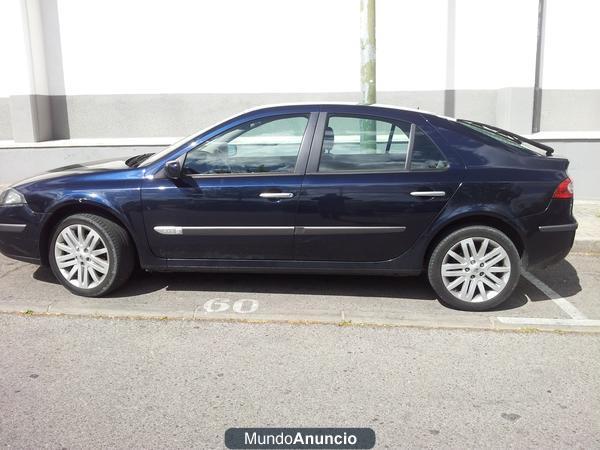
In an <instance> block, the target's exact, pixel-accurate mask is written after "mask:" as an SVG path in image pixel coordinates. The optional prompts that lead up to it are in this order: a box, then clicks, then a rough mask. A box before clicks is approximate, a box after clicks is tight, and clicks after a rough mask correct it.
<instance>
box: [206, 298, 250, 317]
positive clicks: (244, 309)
mask: <svg viewBox="0 0 600 450" xmlns="http://www.w3.org/2000/svg"><path fill="white" fill-rule="evenodd" d="M229 303H230V300H229V299H228V298H212V299H210V300H209V301H207V302H206V303H205V304H204V310H205V311H206V312H208V313H220V312H225V311H227V310H228V309H229V307H230V304H229ZM231 309H233V311H234V312H236V313H239V314H248V313H253V312H255V311H256V310H257V309H258V300H254V299H251V298H242V299H240V300H237V301H235V302H234V303H233V306H232V307H231Z"/></svg>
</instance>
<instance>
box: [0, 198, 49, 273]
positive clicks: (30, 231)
mask: <svg viewBox="0 0 600 450" xmlns="http://www.w3.org/2000/svg"><path fill="white" fill-rule="evenodd" d="M43 218H44V214H38V213H35V212H33V211H32V210H31V209H30V208H29V207H28V206H27V205H15V206H0V253H2V254H4V255H5V256H8V257H9V258H13V259H17V260H19V261H25V262H29V263H34V264H40V262H41V258H40V247H39V238H40V229H41V224H42V222H43Z"/></svg>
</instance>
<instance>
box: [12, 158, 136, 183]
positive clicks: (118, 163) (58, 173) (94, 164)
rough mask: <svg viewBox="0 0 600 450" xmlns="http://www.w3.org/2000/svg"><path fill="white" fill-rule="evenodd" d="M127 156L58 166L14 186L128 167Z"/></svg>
mask: <svg viewBox="0 0 600 450" xmlns="http://www.w3.org/2000/svg"><path fill="white" fill-rule="evenodd" d="M127 159H128V158H127V157H123V158H117V159H103V160H99V161H91V162H87V163H80V164H71V165H69V166H64V167H58V168H56V169H52V170H48V171H47V172H43V173H40V174H38V175H35V176H33V177H30V178H26V179H25V180H21V181H19V182H18V183H15V184H13V185H12V186H13V187H18V186H21V185H25V184H30V183H35V182H37V181H42V180H50V179H53V178H61V177H64V176H68V175H78V174H85V173H98V172H109V171H113V170H123V169H128V168H129V166H127V164H125V161H127Z"/></svg>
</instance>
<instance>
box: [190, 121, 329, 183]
mask: <svg viewBox="0 0 600 450" xmlns="http://www.w3.org/2000/svg"><path fill="white" fill-rule="evenodd" d="M304 116H306V118H307V119H308V121H307V123H306V128H305V129H304V134H303V135H302V140H301V141H300V148H299V149H298V157H297V158H296V165H295V166H294V170H293V171H291V172H248V173H196V174H183V168H184V165H185V160H186V159H187V155H188V153H190V152H193V151H194V150H196V149H197V148H198V147H199V146H201V145H204V144H205V143H207V142H209V141H211V140H213V139H218V138H219V136H222V135H224V134H226V133H228V132H230V131H231V130H232V129H233V128H235V127H240V126H243V125H245V124H247V123H250V122H255V121H256V120H261V119H267V118H268V119H272V120H280V119H285V118H288V117H304ZM318 116H319V113H318V112H314V111H313V112H298V113H286V114H274V115H272V116H265V117H260V118H258V119H256V118H255V119H250V120H247V121H245V122H241V123H238V124H236V125H233V126H231V127H229V128H227V129H226V130H223V131H222V132H221V133H219V134H216V135H214V136H212V137H211V138H209V139H207V140H205V141H203V142H202V143H200V144H198V145H197V146H196V147H194V148H192V149H190V150H188V151H187V152H185V153H183V155H182V156H183V161H182V165H181V168H182V174H183V176H185V177H187V178H193V179H198V178H215V177H216V178H221V177H227V178H240V177H284V176H287V177H289V176H299V175H304V173H305V170H306V164H307V161H308V157H309V153H310V148H311V144H312V141H313V137H314V134H315V125H316V123H317V120H318Z"/></svg>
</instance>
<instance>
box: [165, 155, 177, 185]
mask: <svg viewBox="0 0 600 450" xmlns="http://www.w3.org/2000/svg"><path fill="white" fill-rule="evenodd" d="M165 174H166V175H167V177H169V178H171V179H174V180H176V179H177V178H179V177H180V176H181V164H180V163H179V161H178V160H176V159H174V160H173V161H167V162H166V163H165Z"/></svg>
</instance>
